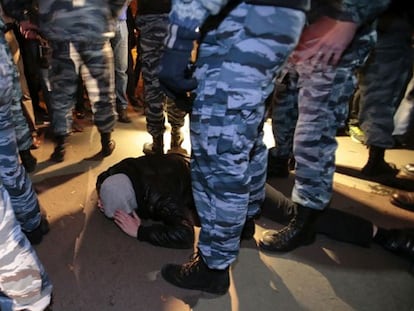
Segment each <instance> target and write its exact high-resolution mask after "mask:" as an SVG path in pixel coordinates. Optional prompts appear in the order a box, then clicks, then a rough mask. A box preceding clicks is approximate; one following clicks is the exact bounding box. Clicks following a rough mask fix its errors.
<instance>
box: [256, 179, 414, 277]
mask: <svg viewBox="0 0 414 311" xmlns="http://www.w3.org/2000/svg"><path fill="white" fill-rule="evenodd" d="M262 209H263V210H269V211H271V212H269V214H271V215H272V216H271V217H272V219H273V220H275V221H276V222H278V223H281V224H287V223H288V222H289V221H290V220H291V219H292V218H293V216H294V215H295V213H296V210H297V205H296V204H295V203H294V202H293V201H292V200H290V199H289V198H287V197H286V196H285V195H284V194H282V193H281V192H279V191H278V190H276V189H275V188H273V187H272V186H270V185H269V184H266V198H265V201H264V203H263V206H262ZM314 228H315V231H314V236H313V239H312V242H313V241H314V239H315V237H316V234H323V235H326V236H328V237H329V238H332V239H334V240H337V241H341V242H347V243H351V244H355V245H358V246H362V247H370V246H371V244H372V243H377V244H379V245H381V246H382V247H383V248H384V249H386V250H388V251H390V252H392V253H394V254H396V255H398V256H401V257H405V258H407V259H408V260H409V261H410V263H411V268H410V269H411V271H413V272H414V228H403V229H385V228H381V227H379V226H377V225H376V224H374V223H372V222H371V221H369V220H367V219H364V218H362V217H359V216H356V215H353V214H350V213H346V212H344V211H341V210H339V209H335V208H331V207H327V208H326V209H325V210H324V211H323V212H322V213H321V214H320V217H318V218H317V220H316V222H315V227H314ZM282 230H283V229H282ZM262 249H264V250H266V249H265V248H263V247H262Z"/></svg>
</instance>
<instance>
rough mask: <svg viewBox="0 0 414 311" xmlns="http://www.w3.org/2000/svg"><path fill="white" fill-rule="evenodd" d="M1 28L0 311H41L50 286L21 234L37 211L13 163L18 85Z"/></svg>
mask: <svg viewBox="0 0 414 311" xmlns="http://www.w3.org/2000/svg"><path fill="white" fill-rule="evenodd" d="M3 29H4V24H3V21H2V20H1V19H0V173H1V179H0V249H1V251H0V309H1V310H2V311H11V310H44V309H45V308H46V306H47V305H49V303H50V297H51V291H52V285H51V283H50V282H49V280H48V277H47V275H46V273H45V271H44V269H43V266H42V265H41V263H40V262H39V260H38V258H37V256H36V254H35V252H34V250H33V249H32V247H31V245H30V243H29V241H28V240H27V239H26V237H25V236H24V235H23V233H22V231H21V228H23V229H25V230H27V231H32V230H33V229H35V228H36V227H37V226H38V225H39V223H40V213H39V206H38V202H37V198H36V194H35V193H34V191H33V189H32V185H31V182H30V179H29V178H28V176H27V174H26V172H25V170H24V168H23V167H22V166H21V165H19V162H18V156H17V145H16V134H15V128H14V124H13V122H12V111H11V107H12V102H13V98H14V96H15V94H16V92H18V90H19V88H20V86H19V81H18V79H17V80H16V74H15V72H16V68H15V66H14V63H13V61H12V58H11V55H10V52H9V49H8V46H7V43H6V41H5V38H4V35H3ZM19 104H20V102H19ZM3 183H4V187H3ZM5 188H7V189H8V191H9V192H10V194H11V200H10V198H9V194H8V193H7V191H6V190H5ZM12 205H13V207H12ZM15 214H16V215H15ZM16 216H17V218H18V220H19V222H20V225H19V223H18V222H17V221H16Z"/></svg>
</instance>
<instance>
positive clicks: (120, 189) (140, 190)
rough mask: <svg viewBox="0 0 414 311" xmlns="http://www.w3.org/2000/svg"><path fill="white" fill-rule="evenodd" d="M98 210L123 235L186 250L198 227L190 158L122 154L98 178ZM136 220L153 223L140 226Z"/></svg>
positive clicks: (190, 245)
mask: <svg viewBox="0 0 414 311" xmlns="http://www.w3.org/2000/svg"><path fill="white" fill-rule="evenodd" d="M96 189H97V191H98V194H99V200H100V204H99V205H100V208H101V210H102V211H103V212H104V213H105V215H106V216H107V217H109V218H113V219H114V221H115V223H116V224H117V225H118V226H119V227H120V228H121V229H122V230H123V231H124V232H125V233H127V234H128V235H130V236H133V237H136V238H137V239H138V240H140V241H146V242H149V243H151V244H153V245H157V246H163V247H169V248H191V247H193V244H194V225H199V223H198V216H197V213H196V210H195V207H194V201H193V196H192V192H191V176H190V164H189V158H188V157H185V156H181V155H179V154H165V155H147V156H141V157H138V158H126V159H124V160H122V161H121V162H119V163H117V164H115V165H114V166H112V167H110V168H109V169H108V170H106V171H105V172H103V173H101V174H100V175H99V176H98V179H97V182H96ZM141 219H142V220H144V219H150V220H153V221H157V222H156V223H154V224H151V225H144V224H143V223H142V222H141Z"/></svg>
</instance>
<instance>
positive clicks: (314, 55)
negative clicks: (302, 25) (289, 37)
mask: <svg viewBox="0 0 414 311" xmlns="http://www.w3.org/2000/svg"><path fill="white" fill-rule="evenodd" d="M308 28H309V30H308V31H307V29H305V30H304V32H303V34H302V36H301V40H300V43H299V45H298V48H297V49H296V50H295V52H294V53H293V60H294V62H298V63H299V62H305V61H312V62H314V63H315V64H320V65H322V66H327V65H332V66H335V65H336V64H337V63H338V62H339V60H340V59H341V56H342V53H343V52H344V51H345V49H346V48H347V47H348V45H349V44H350V42H351V41H352V39H353V38H354V35H355V32H356V30H357V29H358V26H357V25H356V24H355V23H352V22H344V21H338V20H332V19H329V18H324V19H321V22H320V23H319V22H316V23H315V27H312V25H310V26H309V27H308ZM315 29H316V30H317V31H315ZM309 32H311V33H312V34H311V35H309ZM302 37H304V38H305V40H302ZM302 41H304V42H302Z"/></svg>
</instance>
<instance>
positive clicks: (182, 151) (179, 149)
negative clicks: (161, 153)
mask: <svg viewBox="0 0 414 311" xmlns="http://www.w3.org/2000/svg"><path fill="white" fill-rule="evenodd" d="M167 153H169V154H170V153H177V154H181V155H184V156H188V152H187V150H186V149H184V148H183V147H181V146H179V147H171V149H169V150H168V151H167Z"/></svg>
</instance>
